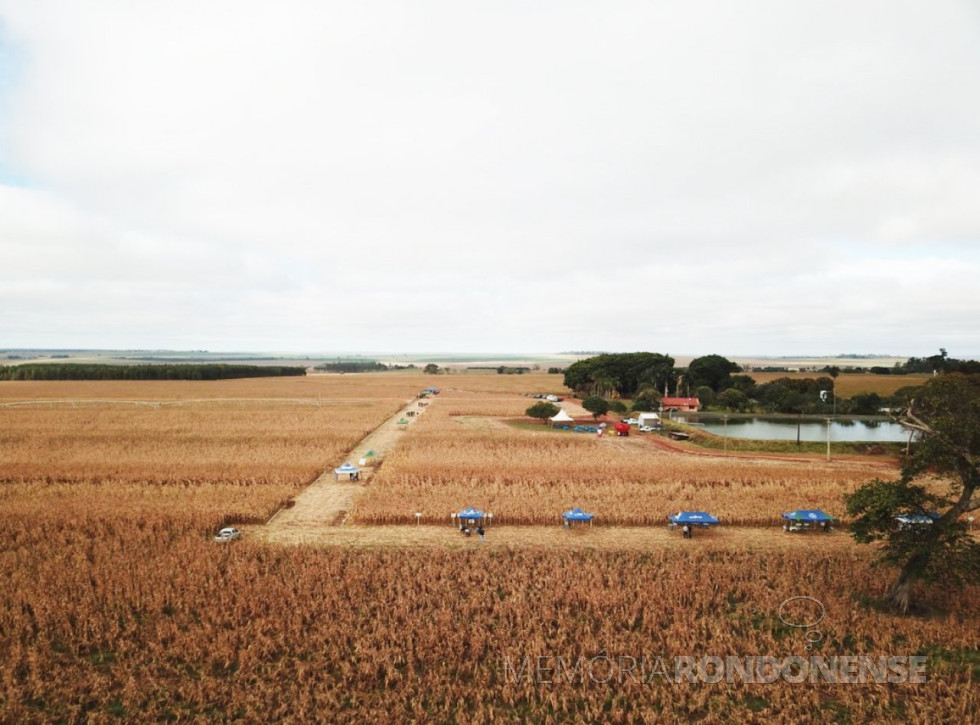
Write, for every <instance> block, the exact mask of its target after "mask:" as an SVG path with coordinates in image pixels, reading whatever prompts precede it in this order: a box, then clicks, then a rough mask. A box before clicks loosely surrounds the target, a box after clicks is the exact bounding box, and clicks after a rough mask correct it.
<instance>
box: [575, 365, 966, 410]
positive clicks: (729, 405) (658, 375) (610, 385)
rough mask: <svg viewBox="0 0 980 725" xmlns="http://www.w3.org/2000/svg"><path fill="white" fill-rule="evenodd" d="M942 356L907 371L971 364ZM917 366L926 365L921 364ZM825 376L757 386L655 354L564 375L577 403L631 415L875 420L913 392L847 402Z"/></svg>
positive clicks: (960, 368) (730, 370)
mask: <svg viewBox="0 0 980 725" xmlns="http://www.w3.org/2000/svg"><path fill="white" fill-rule="evenodd" d="M945 352H946V351H945V350H942V351H941V354H940V355H937V356H933V357H931V358H924V359H919V358H910V359H909V363H908V369H909V370H910V371H911V370H916V369H918V368H919V367H922V366H923V365H926V366H927V367H929V369H930V370H932V369H934V367H933V366H935V365H937V364H939V363H940V361H942V360H946V361H947V362H946V364H945V367H944V368H943V371H944V372H969V371H970V370H971V369H972V367H973V366H976V367H978V368H980V363H978V362H975V361H958V360H951V359H949V358H947V357H946V355H945ZM921 360H927V361H928V363H923V362H921ZM825 372H827V373H828V374H827V375H821V376H818V377H814V378H803V379H801V378H791V377H784V378H778V379H776V380H772V381H769V382H766V383H757V382H756V381H755V380H754V379H753V378H752V377H751V376H750V375H745V374H743V373H742V368H741V367H740V366H739V365H738V364H736V363H734V362H732V361H731V360H728V359H727V358H725V357H723V356H721V355H704V356H701V357H698V358H695V359H693V360H692V361H691V362H690V363H689V364H688V366H687V367H675V366H674V359H673V358H672V357H670V356H668V355H662V354H660V353H649V352H637V353H604V354H602V355H597V356H596V357H591V358H586V359H585V360H579V361H578V362H575V363H573V364H572V365H570V366H569V367H568V368H567V369H566V370H565V378H564V382H565V385H566V386H567V387H569V388H571V389H572V390H574V391H575V393H576V394H577V395H579V396H580V397H582V398H587V397H599V398H606V399H610V400H611V401H612V402H616V399H618V398H626V399H631V400H632V401H633V406H632V409H633V410H635V411H644V410H656V409H657V408H658V407H659V404H660V400H661V399H662V398H663V397H664V396H665V395H667V396H680V397H697V398H698V399H699V401H700V403H701V407H702V408H717V409H721V410H728V411H732V412H749V411H758V412H764V413H790V414H814V415H826V414H831V413H837V414H842V415H875V414H877V413H879V412H880V411H881V409H882V408H900V407H902V406H904V405H905V404H907V402H908V400H909V397H910V395H911V394H912V392H913V391H914V390H915V387H914V386H908V387H904V388H900V389H899V390H897V391H896V392H895V393H894V394H892V395H888V396H882V395H879V394H877V393H861V394H858V395H854V396H852V397H850V398H839V397H837V396H836V390H835V381H836V378H837V376H838V375H840V373H841V372H842V371H841V369H840V368H837V367H828V368H825Z"/></svg>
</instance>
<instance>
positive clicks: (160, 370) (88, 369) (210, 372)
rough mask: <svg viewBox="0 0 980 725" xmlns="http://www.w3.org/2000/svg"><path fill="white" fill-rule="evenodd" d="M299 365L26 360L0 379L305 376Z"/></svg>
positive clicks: (5, 369)
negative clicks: (134, 363) (48, 361)
mask: <svg viewBox="0 0 980 725" xmlns="http://www.w3.org/2000/svg"><path fill="white" fill-rule="evenodd" d="M305 374H306V369H305V368H302V367H294V366H288V367H287V366H284V365H227V364H219V363H205V364H202V365H185V364H180V365H166V364H161V365H104V364H92V363H29V364H26V365H8V366H0V380H228V379H231V378H270V377H283V376H290V375H305Z"/></svg>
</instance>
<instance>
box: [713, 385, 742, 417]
mask: <svg viewBox="0 0 980 725" xmlns="http://www.w3.org/2000/svg"><path fill="white" fill-rule="evenodd" d="M718 402H719V403H721V404H722V405H724V406H725V407H726V408H727V409H728V410H732V411H743V410H745V408H746V406H747V405H748V404H749V399H748V397H746V395H745V393H743V392H742V391H741V390H738V389H737V388H729V389H728V390H722V391H721V392H720V393H718Z"/></svg>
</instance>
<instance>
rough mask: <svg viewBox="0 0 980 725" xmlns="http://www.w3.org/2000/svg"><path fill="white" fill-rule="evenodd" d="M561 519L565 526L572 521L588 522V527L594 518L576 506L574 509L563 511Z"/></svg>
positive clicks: (593, 515)
mask: <svg viewBox="0 0 980 725" xmlns="http://www.w3.org/2000/svg"><path fill="white" fill-rule="evenodd" d="M561 517H562V518H563V519H564V520H565V521H564V523H565V526H568V525H570V524H571V523H572V522H574V521H588V522H589V525H590V526H591V524H592V519H594V518H595V514H589V513H586V512H585V511H583V510H582V509H580V508H579V507H578V506H576V507H575V508H573V509H571V510H569V511H565V512H564V513H563V514H562V515H561Z"/></svg>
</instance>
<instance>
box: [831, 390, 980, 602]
mask: <svg viewBox="0 0 980 725" xmlns="http://www.w3.org/2000/svg"><path fill="white" fill-rule="evenodd" d="M896 419H897V420H898V421H899V422H900V423H901V424H902V425H903V426H905V427H906V428H908V429H910V430H912V431H915V432H916V433H917V435H918V436H919V440H918V441H917V442H916V443H915V446H914V448H913V450H912V453H911V455H910V456H909V457H908V458H907V459H906V461H905V463H904V465H903V466H902V473H901V477H900V478H899V479H898V480H896V481H882V480H874V481H871V482H869V483H866V484H864V485H863V486H861V488H859V489H857V490H856V491H855V492H854V493H852V494H850V495H847V496H846V497H845V502H846V504H847V511H848V513H849V514H850V515H852V516H854V517H855V520H854V522H853V523H852V524H851V532H852V535H853V536H854V538H855V540H857V541H859V542H861V543H870V542H872V541H881V542H882V543H883V545H882V549H881V552H882V559H883V560H884V561H885V562H887V563H890V564H892V565H895V566H898V567H900V568H901V569H900V572H899V575H898V580H897V581H896V582H895V584H894V586H893V587H892V589H891V591H890V592H889V594H888V596H887V601H888V603H890V604H891V605H892V606H894V607H896V608H897V609H899V610H900V611H902V612H907V611H908V609H909V606H910V603H911V589H912V586H913V585H914V584H915V583H916V582H925V583H934V582H942V583H943V584H946V585H957V584H961V583H963V582H968V581H977V580H978V579H980V544H978V543H977V542H976V541H975V540H974V539H973V538H972V537H971V536H970V535H969V533H968V532H967V530H966V525H965V523H964V521H963V517H964V516H965V515H966V514H967V513H968V512H970V511H974V510H976V509H977V508H980V493H978V488H980V375H962V374H958V373H949V374H946V375H940V376H939V377H937V378H933V379H932V380H930V381H929V382H927V383H926V384H925V385H924V386H922V388H921V390H920V391H919V393H918V394H917V395H916V396H915V398H913V399H912V401H911V402H910V403H909V405H908V407H907V408H906V409H905V410H904V411H902V412H901V413H900V414H899V415H898V416H897V418H896ZM924 475H929V476H931V477H933V476H940V477H941V482H942V485H943V487H942V488H941V489H937V488H936V487H935V486H932V487H930V488H929V489H927V488H926V487H925V486H922V485H920V484H918V483H916V481H917V480H918V479H919V478H920V477H922V476H924ZM927 511H934V512H936V513H937V514H938V518H937V519H935V520H934V521H933V522H932V523H931V524H911V525H906V526H896V522H895V517H896V516H898V515H900V514H909V515H919V516H921V515H923V514H925V513H926V512H927Z"/></svg>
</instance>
